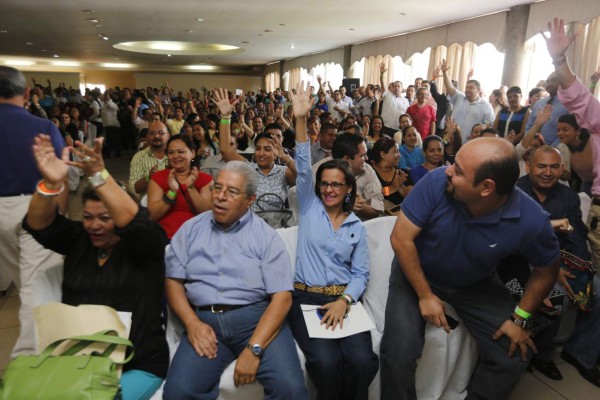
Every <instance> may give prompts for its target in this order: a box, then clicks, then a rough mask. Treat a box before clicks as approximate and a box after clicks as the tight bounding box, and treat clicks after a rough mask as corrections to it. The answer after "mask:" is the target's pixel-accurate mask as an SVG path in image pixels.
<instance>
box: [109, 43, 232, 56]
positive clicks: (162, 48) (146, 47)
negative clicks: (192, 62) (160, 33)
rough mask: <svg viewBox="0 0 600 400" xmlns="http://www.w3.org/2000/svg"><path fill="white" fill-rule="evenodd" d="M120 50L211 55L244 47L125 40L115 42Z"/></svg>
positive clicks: (182, 54) (174, 54)
mask: <svg viewBox="0 0 600 400" xmlns="http://www.w3.org/2000/svg"><path fill="white" fill-rule="evenodd" d="M113 47H114V48H115V49H119V50H126V51H133V52H136V53H146V54H161V55H164V56H166V55H167V54H171V55H172V56H209V55H216V54H235V53H242V52H243V51H244V49H242V48H240V47H239V46H231V45H226V44H216V43H196V42H181V41H164V40H163V41H141V42H123V43H117V44H114V45H113Z"/></svg>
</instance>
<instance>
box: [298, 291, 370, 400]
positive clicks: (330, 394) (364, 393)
mask: <svg viewBox="0 0 600 400" xmlns="http://www.w3.org/2000/svg"><path fill="white" fill-rule="evenodd" d="M335 300H337V296H333V297H331V296H325V295H320V294H314V293H307V292H302V291H294V301H293V303H292V309H291V310H290V314H289V317H288V318H289V321H290V326H291V328H292V332H293V333H294V338H295V339H296V342H297V343H298V346H300V348H301V349H302V352H303V353H304V356H305V357H306V370H307V371H308V375H309V376H310V378H311V379H312V381H313V383H314V384H315V387H316V388H317V392H318V398H319V399H323V400H350V399H356V400H359V399H367V398H368V397H369V385H370V384H371V381H372V380H373V378H375V375H376V374H377V370H378V369H379V359H378V357H377V355H376V354H375V353H374V352H373V345H372V342H371V332H362V333H359V334H356V335H352V336H348V337H345V338H342V339H311V338H310V337H309V336H308V331H307V329H306V323H305V322H304V316H303V315H302V309H301V308H300V304H314V305H315V306H320V305H323V304H327V303H330V302H332V301H335Z"/></svg>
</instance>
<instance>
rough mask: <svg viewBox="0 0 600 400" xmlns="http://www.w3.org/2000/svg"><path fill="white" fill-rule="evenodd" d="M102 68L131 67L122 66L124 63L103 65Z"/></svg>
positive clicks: (129, 66) (128, 66) (129, 65)
mask: <svg viewBox="0 0 600 400" xmlns="http://www.w3.org/2000/svg"><path fill="white" fill-rule="evenodd" d="M102 66H103V67H106V68H131V67H132V65H131V64H124V63H103V64H102Z"/></svg>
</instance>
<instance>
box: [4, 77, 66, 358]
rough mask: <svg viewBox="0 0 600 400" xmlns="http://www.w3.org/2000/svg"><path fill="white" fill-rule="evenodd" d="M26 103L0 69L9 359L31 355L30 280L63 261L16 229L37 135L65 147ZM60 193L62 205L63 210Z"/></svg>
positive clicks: (30, 183) (21, 81)
mask: <svg viewBox="0 0 600 400" xmlns="http://www.w3.org/2000/svg"><path fill="white" fill-rule="evenodd" d="M28 98H29V88H27V87H26V81H25V77H24V76H23V74H22V73H21V72H19V71H18V70H16V69H14V68H10V67H2V66H0V143H2V144H3V146H4V151H3V153H2V157H0V268H3V269H4V271H5V272H7V274H8V276H9V277H10V278H11V279H12V281H13V282H15V284H16V285H17V287H18V288H19V297H20V300H21V307H20V309H19V321H20V325H21V331H20V335H19V339H18V340H17V344H16V345H15V347H14V349H13V356H16V355H19V354H25V353H33V351H34V350H35V349H34V331H33V318H32V309H31V308H32V306H33V290H32V287H31V283H32V280H33V278H34V276H35V275H36V274H38V273H39V272H41V271H42V270H43V269H45V268H48V267H51V266H54V265H57V264H59V263H62V258H61V257H60V256H59V255H58V254H56V253H53V252H51V251H48V250H46V249H44V248H43V247H42V246H41V245H39V244H38V243H37V242H36V241H35V239H33V237H31V235H29V234H28V233H26V232H25V231H24V230H23V228H22V227H21V221H22V220H23V217H24V216H25V213H26V212H27V209H28V208H29V201H30V200H31V195H32V194H33V192H34V191H35V190H36V186H37V183H38V182H39V181H40V180H41V179H42V177H41V175H40V173H39V172H38V169H37V164H36V162H35V160H34V158H33V152H32V151H31V149H32V146H33V139H34V137H36V136H37V135H39V134H40V133H45V134H46V135H50V137H51V139H52V144H53V145H54V148H55V149H56V151H57V153H58V155H59V156H60V153H61V152H62V150H63V148H64V147H65V142H64V139H63V138H62V136H61V134H60V132H59V131H58V129H57V128H56V127H55V126H54V125H53V124H52V122H50V121H49V120H47V119H42V118H38V117H35V116H33V115H31V114H30V113H29V112H27V110H26V109H25V108H24V105H25V101H26V100H27V99H28ZM67 193H68V190H65V191H64V196H65V197H63V201H62V206H63V210H62V211H64V207H65V205H66V201H64V200H66V194H67Z"/></svg>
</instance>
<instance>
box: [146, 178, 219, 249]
mask: <svg viewBox="0 0 600 400" xmlns="http://www.w3.org/2000/svg"><path fill="white" fill-rule="evenodd" d="M169 172H171V169H163V170H162V171H158V172H156V173H155V174H154V175H152V177H151V179H152V180H153V181H154V182H156V183H157V184H158V186H160V188H161V189H162V190H163V192H164V193H166V192H167V191H169V183H168V181H169ZM211 181H212V177H211V176H210V175H209V174H206V173H204V172H200V173H198V179H196V182H194V187H195V188H196V189H197V190H198V192H199V191H200V189H202V188H203V187H204V186H206V185H208V184H210V182H211ZM182 191H183V193H185V194H186V196H188V199H189V200H190V202H191V198H190V197H189V194H188V192H187V186H186V185H181V186H180V190H178V191H177V197H176V198H175V204H173V205H172V206H171V208H170V209H169V211H168V212H167V213H166V214H165V215H164V216H163V217H162V218H161V219H160V220H159V221H158V223H159V224H160V226H162V227H163V229H164V230H165V232H166V233H167V237H168V238H169V239H171V238H172V237H173V235H175V232H177V230H178V229H179V227H180V226H181V225H183V223H184V222H185V221H187V220H188V219H191V218H193V217H194V215H195V214H194V213H193V212H192V210H191V209H190V206H189V205H188V202H187V201H186V200H185V198H184V196H183V193H182ZM196 211H197V210H196Z"/></svg>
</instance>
